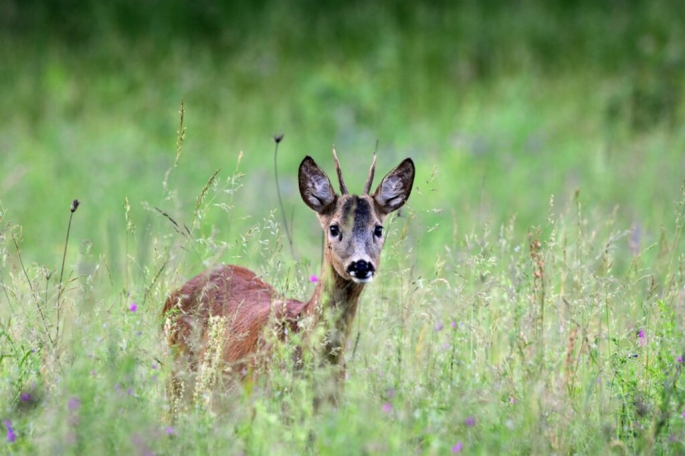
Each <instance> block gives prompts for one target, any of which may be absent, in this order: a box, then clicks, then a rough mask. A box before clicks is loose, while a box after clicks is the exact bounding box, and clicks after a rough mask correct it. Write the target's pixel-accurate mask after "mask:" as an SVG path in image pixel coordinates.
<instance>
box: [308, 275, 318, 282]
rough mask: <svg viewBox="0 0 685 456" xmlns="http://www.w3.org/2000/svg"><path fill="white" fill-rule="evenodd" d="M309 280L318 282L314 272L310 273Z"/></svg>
mask: <svg viewBox="0 0 685 456" xmlns="http://www.w3.org/2000/svg"><path fill="white" fill-rule="evenodd" d="M309 281H310V282H318V281H319V278H318V277H317V276H316V274H312V275H311V276H310V277H309Z"/></svg>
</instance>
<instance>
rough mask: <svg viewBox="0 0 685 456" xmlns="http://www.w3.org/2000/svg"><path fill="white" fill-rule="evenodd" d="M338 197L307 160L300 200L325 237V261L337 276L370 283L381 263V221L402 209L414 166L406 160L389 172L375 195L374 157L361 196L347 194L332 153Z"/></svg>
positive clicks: (409, 192)
mask: <svg viewBox="0 0 685 456" xmlns="http://www.w3.org/2000/svg"><path fill="white" fill-rule="evenodd" d="M333 157H334V159H335V164H336V171H337V174H338V181H339V183H340V195H338V194H337V193H336V192H335V190H333V186H332V185H331V181H330V179H329V178H328V176H327V175H326V173H325V172H323V171H322V170H321V168H319V166H318V165H317V164H316V162H314V160H313V159H312V158H311V157H309V156H307V157H305V158H304V160H302V163H301V164H300V171H299V184H300V195H301V196H302V199H303V200H304V202H305V204H306V205H307V206H309V207H310V208H311V209H312V210H314V212H316V214H317V216H318V218H319V222H320V223H321V227H322V228H323V230H324V233H326V236H325V239H326V243H325V244H326V245H325V262H327V263H329V264H330V265H331V266H332V267H333V269H334V270H335V272H336V273H337V275H338V276H340V277H341V278H343V279H344V280H347V281H354V282H356V283H368V282H370V281H371V280H372V279H373V277H374V275H375V273H376V271H377V269H378V266H379V263H380V254H381V250H382V248H383V242H384V240H385V237H384V235H383V222H384V221H385V219H386V217H387V216H388V214H390V213H391V212H393V211H396V210H398V209H399V208H401V207H402V206H403V205H404V203H405V202H406V201H407V200H408V199H409V195H410V194H411V189H412V185H413V183H414V162H413V161H412V160H411V159H410V158H407V159H405V160H404V161H402V163H400V164H399V165H398V166H397V167H396V168H395V169H393V170H392V171H390V172H389V173H388V174H387V175H386V176H385V177H384V178H383V180H382V181H381V183H380V185H379V186H378V188H376V191H375V192H373V194H369V192H370V190H371V185H372V183H373V175H374V171H375V166H376V156H375V155H374V157H373V162H372V164H371V168H370V169H369V175H368V177H367V180H366V184H365V185H364V192H363V193H362V194H361V195H350V194H349V193H348V191H347V186H346V185H345V181H344V180H343V176H342V171H341V170H340V163H339V161H338V157H337V155H336V153H335V149H334V150H333Z"/></svg>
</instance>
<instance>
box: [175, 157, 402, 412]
mask: <svg viewBox="0 0 685 456" xmlns="http://www.w3.org/2000/svg"><path fill="white" fill-rule="evenodd" d="M333 157H334V159H335V165H336V171H337V174H338V180H339V182H340V192H341V194H340V195H337V194H336V193H335V191H334V190H333V186H332V185H331V181H330V180H329V178H328V176H327V175H326V173H324V172H323V171H322V170H321V168H319V167H318V166H317V164H316V163H315V162H314V160H313V159H312V158H311V157H309V156H307V157H305V158H304V160H303V161H302V163H301V164H300V169H299V186H300V195H301V196H302V199H303V200H304V202H305V204H306V205H307V206H309V207H310V208H311V209H313V210H314V212H316V214H317V216H318V218H319V222H320V223H321V227H322V228H323V230H324V232H325V233H326V245H325V257H324V262H323V266H322V269H321V275H320V278H319V282H318V284H317V286H316V289H315V290H314V294H313V295H312V297H311V299H310V300H309V301H308V302H300V301H296V300H292V299H286V298H284V297H282V296H281V295H280V294H278V293H277V292H276V290H274V288H273V287H272V286H271V285H269V284H267V283H265V282H264V281H262V280H261V279H260V278H259V277H257V275H256V274H255V273H254V272H252V271H250V270H248V269H245V268H242V267H240V266H233V265H221V266H217V267H215V268H213V269H208V270H206V271H204V272H202V273H201V274H199V275H198V276H196V277H194V278H192V279H191V280H189V281H188V282H187V283H186V284H185V285H183V287H181V288H180V289H178V290H176V291H175V292H173V293H172V294H171V295H170V296H169V298H168V299H167V301H166V303H165V304H164V312H163V315H164V316H165V319H166V325H165V326H166V332H167V337H168V342H169V344H170V345H171V346H172V347H173V348H174V349H175V351H176V355H177V358H180V359H181V360H184V361H185V362H186V363H187V367H188V368H189V369H190V371H191V372H194V371H196V370H197V367H198V364H201V363H202V362H204V360H203V358H204V357H205V356H209V355H207V350H208V348H207V344H208V341H209V339H210V334H209V332H210V326H211V324H210V319H211V318H212V317H217V316H218V317H224V318H225V319H222V320H219V321H221V322H222V323H223V324H224V326H222V328H221V329H220V334H221V336H220V337H221V338H222V343H221V348H220V355H219V356H220V357H221V361H222V367H221V371H222V372H223V373H229V374H232V377H233V378H238V379H240V380H245V378H246V377H248V376H249V375H254V373H255V372H257V371H258V370H259V368H260V367H263V365H264V364H263V363H264V361H265V359H266V356H267V355H268V354H269V349H270V345H269V341H268V338H267V337H266V336H267V335H268V333H269V332H271V331H274V330H275V331H277V334H279V338H281V339H283V338H284V337H285V336H284V335H285V334H287V333H288V331H292V332H295V333H302V336H303V337H302V340H303V341H307V340H308V339H309V338H310V336H311V335H312V334H313V333H314V331H315V330H316V329H317V328H322V334H323V338H322V339H321V340H320V343H318V344H314V345H313V346H312V345H311V344H310V345H309V346H307V345H306V342H305V343H304V344H302V345H301V346H300V347H298V352H299V353H300V354H301V353H302V350H308V349H313V350H315V351H316V353H314V356H316V357H317V358H315V359H318V362H319V363H320V364H321V365H324V366H325V365H328V366H330V367H331V368H332V369H333V371H334V373H333V375H332V377H331V378H330V381H328V382H327V385H325V386H324V387H323V388H325V391H323V392H319V393H317V400H316V402H317V403H318V402H319V400H320V399H322V395H323V396H325V397H326V398H327V399H328V400H331V401H332V402H336V400H337V395H338V391H339V390H340V387H341V386H342V382H343V379H344V369H345V366H344V352H345V347H346V343H347V339H348V337H349V335H350V330H351V328H352V322H353V320H354V316H355V313H356V312H357V305H358V303H359V297H360V295H361V292H362V290H363V289H364V285H365V284H366V283H368V282H370V281H371V280H372V279H373V277H374V276H375V274H376V271H377V270H378V266H379V263H380V254H381V249H382V247H383V241H384V236H383V222H384V221H385V218H386V217H387V215H388V214H390V213H391V212H393V211H396V210H398V209H399V208H400V207H402V206H403V205H404V203H405V202H406V201H407V199H408V198H409V194H410V193H411V189H412V184H413V182H414V163H413V162H412V160H411V159H409V158H407V159H405V160H404V161H403V162H402V163H400V164H399V166H397V167H396V168H395V169H393V170H392V171H390V173H388V174H387V175H386V176H385V177H384V178H383V181H382V182H381V183H380V185H379V186H378V188H377V189H376V191H375V192H374V193H373V194H369V191H370V190H371V185H372V181H373V176H374V169H375V165H376V157H375V155H374V159H373V163H372V164H371V168H370V170H369V175H368V178H367V180H366V184H365V185H364V193H363V194H362V195H360V196H358V195H350V194H349V193H348V191H347V187H346V185H345V182H344V180H343V176H342V172H341V170H340V163H339V162H338V157H337V156H336V154H335V150H334V151H333ZM213 331H214V334H215V336H214V337H216V330H213ZM272 333H273V332H272ZM313 347H316V348H313ZM214 356H217V355H216V354H215V355H214ZM298 358H300V359H297V360H296V362H299V361H301V357H300V356H298ZM185 367H186V366H182V367H181V369H183V368H185ZM177 368H178V366H177ZM176 381H177V380H176V379H175V380H174V382H176ZM177 387H178V385H177V384H176V385H175V386H174V388H177ZM175 393H177V394H178V391H176V392H175Z"/></svg>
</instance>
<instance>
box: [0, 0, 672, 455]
mask: <svg viewBox="0 0 685 456" xmlns="http://www.w3.org/2000/svg"><path fill="white" fill-rule="evenodd" d="M8 5H10V3H6V4H5V5H3V8H5V9H4V10H3V11H10V12H12V11H14V12H15V13H16V14H14V13H13V14H14V15H13V14H9V13H8V14H0V16H2V17H3V19H0V20H2V21H3V25H4V27H2V28H1V29H2V31H0V34H1V35H2V37H3V39H0V43H2V44H0V46H1V48H0V52H1V53H2V56H3V60H4V61H5V62H6V65H2V66H0V80H2V81H4V83H3V84H2V85H0V94H1V95H0V125H1V127H0V147H2V149H3V150H5V151H8V153H6V154H3V161H2V167H0V262H1V264H2V267H1V268H0V288H2V291H1V292H0V301H2V302H3V304H2V306H0V397H1V399H0V404H2V405H0V418H1V419H2V420H3V421H4V422H5V423H6V424H5V426H6V427H5V430H6V431H7V434H6V438H5V440H4V441H2V443H0V446H1V447H2V452H7V453H9V454H113V453H116V454H119V453H123V454H151V453H155V454H213V453H219V452H221V453H228V454H241V453H246V454H293V453H295V454H299V453H310V452H311V453H319V454H362V453H374V454H375V453H389V454H410V453H417V452H421V453H427V454H449V453H450V452H457V451H460V452H462V453H481V454H497V453H524V454H526V453H535V454H550V453H578V454H605V453H619V454H620V453H624V454H633V453H659V454H681V453H682V452H683V451H685V448H684V447H683V446H684V444H685V443H684V442H685V424H684V423H685V422H684V421H683V418H682V414H683V412H684V411H685V405H684V404H683V402H684V400H685V396H684V395H683V390H682V388H683V386H682V380H681V379H680V373H681V366H682V362H681V361H679V357H681V359H682V356H684V355H685V354H684V351H685V350H684V345H683V337H682V334H683V325H682V321H683V320H682V319H683V302H684V301H683V299H684V298H683V289H685V279H684V278H683V268H684V257H683V252H684V251H685V250H684V249H683V244H682V239H681V238H682V228H683V223H684V221H685V219H684V218H683V217H685V213H684V206H683V204H684V202H685V194H684V193H683V188H682V178H683V175H685V174H684V173H685V168H684V167H685V161H683V160H682V150H683V146H684V141H685V135H684V131H685V130H683V128H682V126H681V124H682V119H683V96H682V94H683V82H682V81H683V78H682V75H683V60H682V55H683V53H682V47H683V44H682V43H685V40H683V33H684V30H683V27H682V24H683V23H684V22H683V21H682V20H681V18H680V15H681V13H680V12H679V11H680V10H681V8H677V6H678V5H675V6H676V7H673V5H671V3H669V2H667V1H657V2H635V3H632V4H631V5H629V6H627V7H626V8H623V6H625V5H623V4H616V5H606V6H594V5H584V4H582V2H581V4H579V6H570V5H564V4H563V3H559V4H556V5H551V4H548V5H541V4H538V3H536V2H530V3H526V4H525V5H522V6H521V7H520V8H517V9H515V10H511V9H508V8H506V7H505V6H502V5H499V4H498V3H497V2H488V3H483V4H480V3H478V4H475V3H474V4H470V3H465V4H462V5H456V6H442V7H440V8H439V7H437V6H436V5H424V6H412V5H408V4H405V3H403V2H385V3H381V4H378V5H376V6H363V5H356V4H351V5H349V6H346V7H335V14H332V13H331V12H330V11H329V10H330V8H334V5H318V4H317V5H309V6H308V7H307V8H304V7H299V6H297V5H295V6H293V5H291V4H280V3H279V4H278V5H276V4H271V3H269V2H265V3H264V5H263V9H262V10H261V11H259V10H257V9H251V8H243V9H244V11H243V10H242V9H241V8H242V7H239V6H234V7H232V8H235V9H231V10H219V11H210V10H207V9H203V7H202V6H201V5H200V4H199V3H198V5H199V6H185V5H184V4H182V3H180V2H179V3H175V2H169V6H167V7H165V8H159V11H158V12H157V13H158V14H156V15H155V19H154V21H148V18H150V17H152V16H150V11H149V10H148V9H147V8H152V7H147V6H141V7H137V6H136V7H131V5H129V4H128V3H127V2H125V1H122V2H120V3H118V4H116V5H114V6H109V7H106V6H98V5H99V3H97V2H93V3H89V2H84V3H83V4H82V5H81V6H82V7H83V8H84V10H83V11H85V13H86V14H84V15H83V16H70V15H69V14H67V13H65V12H61V11H66V10H68V8H67V9H65V8H57V9H56V10H55V9H54V8H55V5H57V4H54V5H53V3H52V2H44V3H40V4H31V5H32V6H31V7H30V8H29V7H26V8H14V9H12V8H10V7H9V6H8ZM621 5H623V6H621ZM57 6H59V5H57ZM157 6H158V7H159V5H157ZM31 8H33V9H31ZM227 8H228V7H227ZM55 14H58V15H59V14H62V15H64V16H55ZM51 17H59V18H61V19H59V20H57V19H50V18H51ZM559 30H563V31H564V33H559ZM181 100H184V106H185V116H184V119H183V122H182V123H181V124H180V125H179V113H178V112H179V110H180V106H181ZM281 132H284V133H285V137H284V139H283V141H282V142H281V143H280V145H279V150H278V154H279V155H278V166H279V169H278V174H279V182H280V186H281V196H282V198H283V206H284V207H285V211H284V212H285V214H283V213H282V212H283V211H280V209H279V206H278V202H277V200H278V197H277V193H276V187H275V184H274V183H273V180H272V178H271V176H272V175H273V172H274V170H273V169H272V159H273V157H272V156H271V155H270V154H271V152H272V149H271V148H272V147H273V142H272V141H273V139H272V135H274V134H277V133H281ZM376 139H379V141H380V145H379V152H378V172H379V173H381V174H382V173H385V172H387V170H389V169H390V167H392V166H393V165H395V164H396V163H397V162H399V160H401V159H402V158H404V157H405V156H412V158H413V159H414V161H415V162H416V164H417V172H418V174H417V180H416V184H415V190H414V192H413V193H412V196H411V199H410V201H409V204H408V206H407V208H406V210H405V209H403V211H402V216H401V217H399V218H396V219H394V220H393V222H392V223H391V224H390V228H389V232H388V242H387V244H386V248H385V251H384V254H383V264H382V266H381V270H380V276H379V277H378V280H377V281H375V282H374V283H373V284H372V285H370V286H369V287H368V288H367V290H366V291H365V294H364V295H363V298H362V306H361V309H360V313H359V315H358V319H357V321H356V323H355V325H356V327H355V330H354V333H353V334H354V337H355V341H356V340H358V344H357V343H355V345H354V346H353V347H351V348H350V350H349V352H348V379H347V382H346V391H345V401H344V403H343V405H342V406H341V408H340V409H339V410H338V411H325V412H323V413H322V414H321V415H318V416H314V415H312V412H311V407H310V404H311V393H310V392H309V389H308V383H307V381H306V380H304V379H301V378H299V377H297V376H295V375H293V373H292V372H291V371H290V370H289V369H287V368H285V369H274V371H273V372H272V373H271V376H270V379H269V382H268V383H257V384H255V385H250V386H249V387H248V388H246V389H245V390H244V391H242V392H240V393H239V394H237V395H235V396H229V397H225V398H224V397H222V394H221V391H220V390H219V391H218V392H217V394H218V398H219V399H221V401H223V406H222V407H220V408H218V409H217V408H216V407H209V406H207V400H206V398H203V399H202V400H199V401H198V402H197V403H196V404H194V405H193V406H192V407H191V408H190V409H189V410H187V411H186V412H184V413H182V414H181V415H180V416H178V418H177V420H176V421H175V422H173V423H172V422H171V421H170V419H169V410H170V407H171V406H172V405H173V404H170V403H169V401H168V400H167V398H166V396H165V389H164V385H165V383H166V381H167V379H168V375H169V372H168V365H169V353H168V349H167V347H166V345H165V343H164V341H163V338H162V331H161V326H162V321H161V319H160V315H159V314H160V311H161V307H162V303H163V301H164V298H165V297H166V295H167V294H168V293H169V291H170V290H171V289H173V288H174V287H176V286H178V285H179V284H181V283H182V282H183V281H184V280H186V279H188V278H189V277H191V276H192V275H193V274H195V273H197V272H199V271H200V270H202V269H203V268H204V267H206V266H208V265H210V264H213V263H216V262H220V261H224V262H230V263H238V264H241V265H245V266H248V267H251V268H253V269H254V270H256V271H258V272H259V273H260V274H262V275H263V276H264V277H265V278H266V279H267V280H268V281H270V282H271V283H273V284H274V286H275V287H276V288H277V289H278V290H279V291H282V292H283V293H285V294H286V295H288V296H292V297H296V298H299V299H307V298H308V297H309V294H310V293H311V291H312V289H313V285H312V284H311V283H309V281H308V278H309V276H310V275H311V274H315V273H318V268H319V261H320V237H319V236H320V235H319V232H320V228H319V227H318V224H317V223H316V220H315V218H314V217H313V214H311V213H310V211H308V210H306V208H305V207H304V206H303V205H302V203H301V202H300V200H299V195H298V194H297V193H298V192H297V185H296V182H295V170H296V167H297V164H298V163H299V161H300V160H301V159H302V157H303V156H304V155H306V154H310V155H312V156H314V158H315V159H316V160H317V162H319V163H321V164H322V165H323V167H324V168H325V169H326V170H328V171H332V169H333V161H332V157H331V156H330V147H331V145H332V144H335V146H336V148H337V150H338V154H339V156H340V159H341V164H342V167H343V169H344V170H345V172H346V181H347V183H348V185H349V186H350V188H354V189H360V188H361V185H362V183H363V180H362V179H363V177H364V176H365V175H366V170H367V169H368V166H369V163H370V160H371V156H372V153H373V148H374V145H375V143H376ZM217 170H219V171H218V173H217ZM357 176H359V177H358V178H357ZM74 198H78V199H79V200H80V201H81V203H82V204H81V206H80V207H79V209H78V211H76V212H75V213H74V214H73V221H72V225H71V233H70V237H69V239H70V241H69V242H70V245H69V246H68V247H69V248H68V250H67V251H66V253H67V254H66V261H65V267H64V269H63V271H64V274H63V277H61V276H62V269H61V268H60V267H59V266H60V264H61V262H62V256H63V253H64V252H65V245H64V241H65V234H66V233H65V228H66V226H67V223H68V222H69V219H68V217H69V215H70V212H69V207H70V204H71V202H72V200H73V199H74ZM279 212H281V213H279ZM284 215H285V218H286V219H287V220H288V221H289V223H290V225H289V228H291V229H292V236H293V248H294V251H295V255H294V256H295V257H296V258H297V260H295V259H293V255H292V254H291V253H290V246H289V240H288V239H287V237H286V236H285V230H284V225H283V223H282V220H283V216H284ZM60 302H61V306H60V305H59V304H58V303H60ZM133 303H136V307H135V311H133V310H132V307H131V306H132V304H133ZM58 309H59V312H58ZM58 327H59V328H60V329H59V332H58V330H57V328H58ZM357 338H358V339H357ZM287 348H288V347H284V350H285V353H283V354H281V355H282V356H287ZM226 402H227V403H226ZM7 426H11V428H12V433H10V432H9V429H8V428H7ZM11 434H14V440H15V441H14V442H9V440H10V439H9V437H11ZM312 436H315V438H314V440H312Z"/></svg>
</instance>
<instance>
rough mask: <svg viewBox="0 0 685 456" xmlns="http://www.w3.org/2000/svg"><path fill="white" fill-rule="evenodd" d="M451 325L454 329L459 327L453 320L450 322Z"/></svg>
mask: <svg viewBox="0 0 685 456" xmlns="http://www.w3.org/2000/svg"><path fill="white" fill-rule="evenodd" d="M450 326H451V327H452V329H454V328H456V327H457V323H456V322H454V321H453V322H452V323H450Z"/></svg>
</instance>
